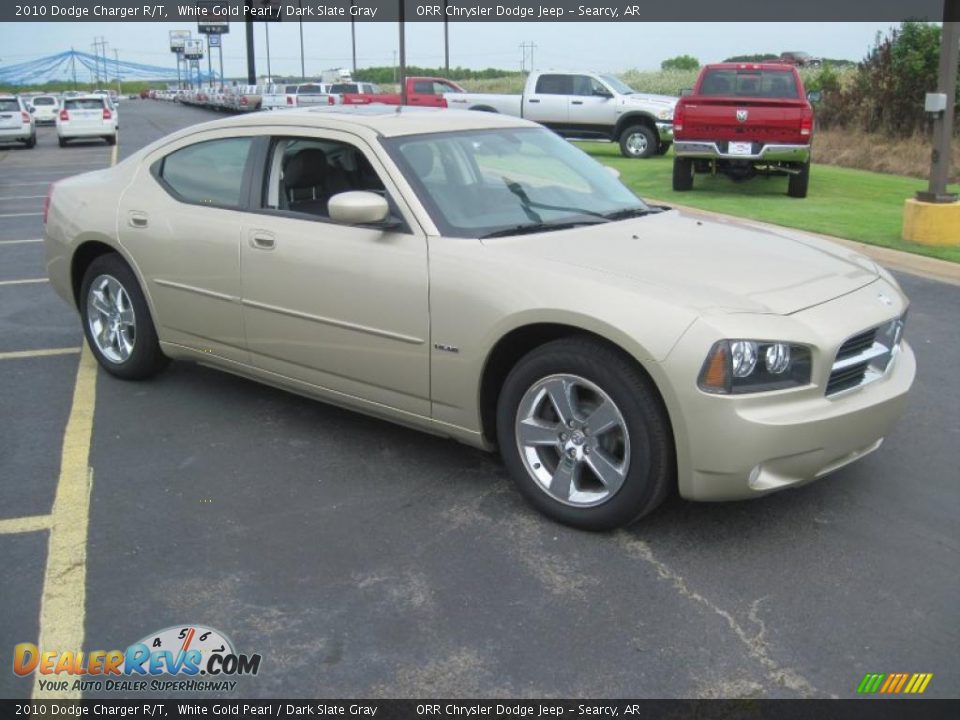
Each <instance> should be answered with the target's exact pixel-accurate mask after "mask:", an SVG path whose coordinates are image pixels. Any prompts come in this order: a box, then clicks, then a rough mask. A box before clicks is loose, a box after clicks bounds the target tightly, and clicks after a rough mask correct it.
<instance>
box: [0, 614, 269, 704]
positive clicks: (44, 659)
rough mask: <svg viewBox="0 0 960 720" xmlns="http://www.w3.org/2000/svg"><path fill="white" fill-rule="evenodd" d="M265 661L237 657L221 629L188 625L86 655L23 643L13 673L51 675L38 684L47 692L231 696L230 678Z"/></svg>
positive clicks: (249, 671) (15, 654)
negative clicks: (123, 647) (226, 693)
mask: <svg viewBox="0 0 960 720" xmlns="http://www.w3.org/2000/svg"><path fill="white" fill-rule="evenodd" d="M260 660H261V658H260V655H256V654H254V655H243V654H239V653H237V652H236V651H235V650H234V647H233V643H231V642H230V640H229V639H228V638H227V637H226V636H225V635H224V634H223V633H221V632H219V631H218V630H214V629H213V628H208V627H203V626H202V625H187V626H175V627H168V628H165V629H163V630H161V631H159V632H157V633H153V634H151V635H147V636H146V637H145V638H143V639H142V640H140V641H139V642H136V643H134V644H133V645H130V646H129V647H127V649H126V650H93V651H91V652H87V653H84V652H83V651H81V650H63V651H61V650H48V649H43V650H41V649H40V648H38V647H37V646H36V645H34V644H33V643H21V644H19V645H17V646H15V647H14V649H13V672H14V673H15V674H17V675H20V676H26V675H30V674H31V673H38V674H40V675H42V676H46V677H44V678H43V679H41V680H39V681H38V682H39V685H40V689H41V690H53V691H65V690H80V691H95V690H107V691H111V690H112V691H121V692H137V691H147V690H149V691H152V692H156V691H185V692H195V691H204V690H208V691H229V690H233V689H234V688H235V687H236V685H237V682H236V680H231V679H227V678H230V677H235V676H240V675H256V674H257V673H258V672H259V670H260ZM79 676H86V677H79ZM161 676H171V677H173V678H177V679H161ZM201 678H202V679H201Z"/></svg>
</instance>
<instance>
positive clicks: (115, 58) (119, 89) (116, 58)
mask: <svg viewBox="0 0 960 720" xmlns="http://www.w3.org/2000/svg"><path fill="white" fill-rule="evenodd" d="M113 63H114V67H115V68H116V70H117V100H119V99H120V96H121V95H122V94H123V90H122V86H121V85H120V51H119V50H117V49H116V48H114V49H113Z"/></svg>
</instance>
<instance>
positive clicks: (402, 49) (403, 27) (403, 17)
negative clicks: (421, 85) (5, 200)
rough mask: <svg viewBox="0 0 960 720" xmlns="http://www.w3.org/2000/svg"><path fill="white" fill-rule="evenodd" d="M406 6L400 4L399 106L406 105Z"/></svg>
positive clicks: (403, 3) (402, 3)
mask: <svg viewBox="0 0 960 720" xmlns="http://www.w3.org/2000/svg"><path fill="white" fill-rule="evenodd" d="M406 5H407V3H405V2H403V0H401V2H400V104H401V105H406V104H407V83H406V81H405V80H404V78H405V77H406V74H407V42H406Z"/></svg>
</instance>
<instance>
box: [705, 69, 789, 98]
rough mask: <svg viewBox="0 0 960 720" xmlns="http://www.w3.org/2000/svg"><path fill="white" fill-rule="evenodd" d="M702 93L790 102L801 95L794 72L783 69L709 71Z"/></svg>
mask: <svg viewBox="0 0 960 720" xmlns="http://www.w3.org/2000/svg"><path fill="white" fill-rule="evenodd" d="M700 94H701V95H717V96H722V95H729V96H734V97H760V98H764V97H766V98H789V99H796V98H798V97H799V96H800V94H799V91H798V90H797V80H796V78H795V77H794V75H793V73H792V72H784V71H783V70H708V71H707V74H706V75H705V76H704V78H703V83H701V85H700Z"/></svg>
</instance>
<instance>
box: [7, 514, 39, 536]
mask: <svg viewBox="0 0 960 720" xmlns="http://www.w3.org/2000/svg"><path fill="white" fill-rule="evenodd" d="M49 529H50V515H30V516H29V517H19V518H9V519H7V520H0V535H13V534H15V533H28V532H36V531H38V530H49Z"/></svg>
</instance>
